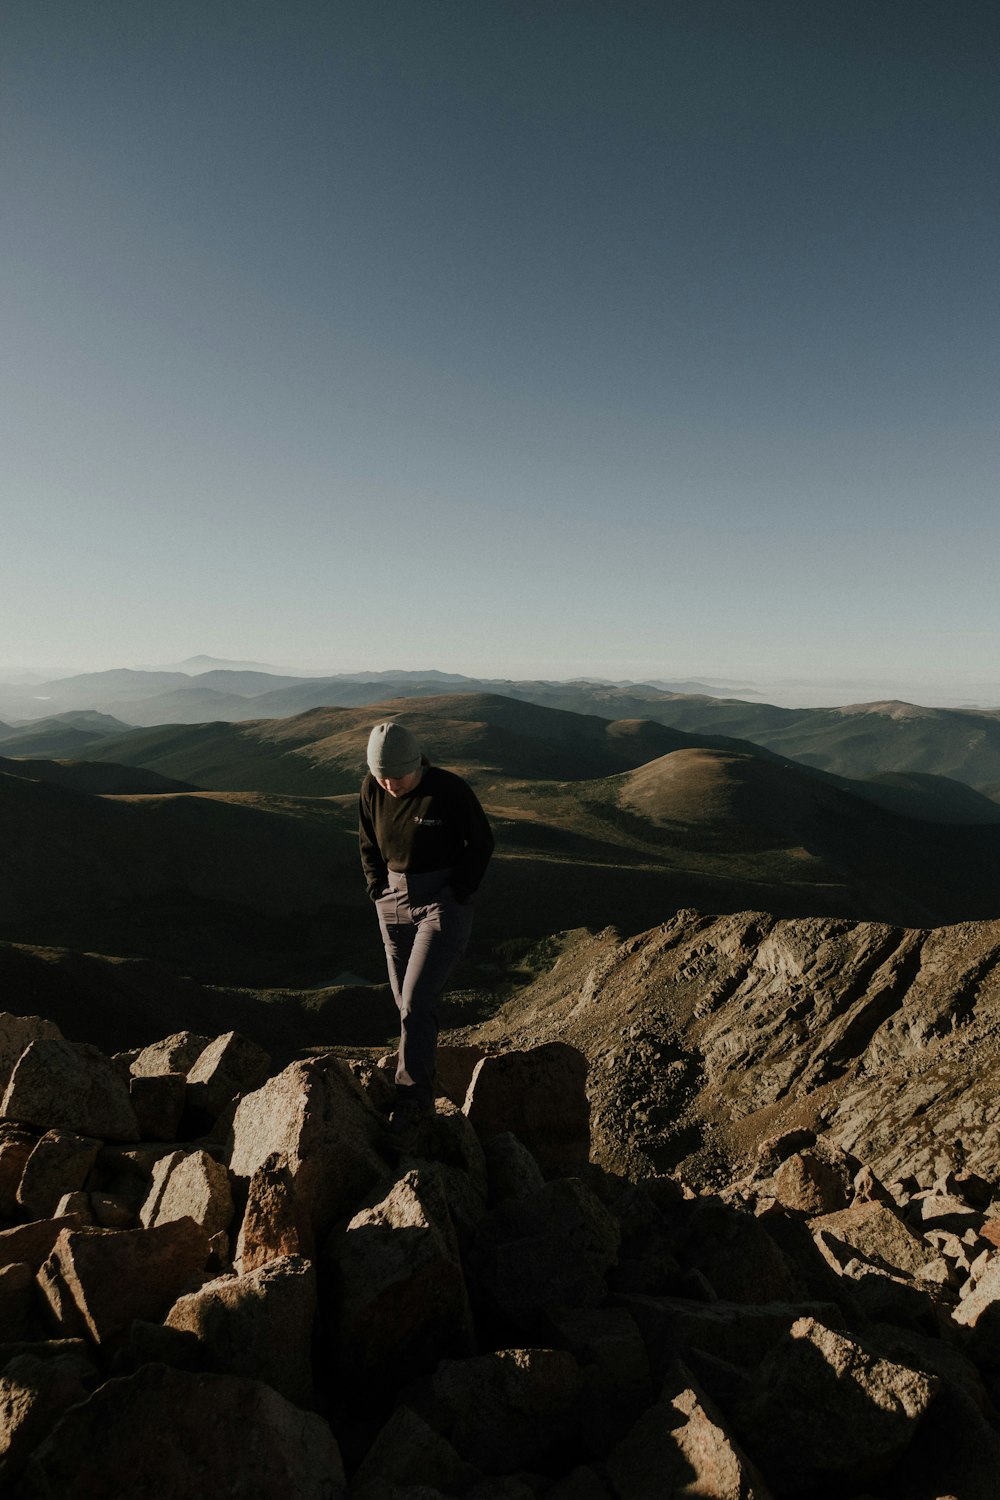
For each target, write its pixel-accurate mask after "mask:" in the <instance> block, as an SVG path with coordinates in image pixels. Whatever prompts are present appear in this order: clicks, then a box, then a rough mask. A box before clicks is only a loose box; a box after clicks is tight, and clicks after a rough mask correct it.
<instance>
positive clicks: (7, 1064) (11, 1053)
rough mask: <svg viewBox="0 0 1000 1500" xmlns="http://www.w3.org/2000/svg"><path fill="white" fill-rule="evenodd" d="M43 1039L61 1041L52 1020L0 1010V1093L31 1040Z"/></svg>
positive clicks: (59, 1033) (60, 1035)
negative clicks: (16, 1014)
mask: <svg viewBox="0 0 1000 1500" xmlns="http://www.w3.org/2000/svg"><path fill="white" fill-rule="evenodd" d="M44 1041H52V1042H58V1041H62V1032H61V1031H60V1030H59V1027H58V1026H57V1025H56V1024H55V1022H54V1021H46V1020H45V1019H44V1018H43V1017H42V1016H15V1015H11V1013H10V1011H6V1010H4V1011H0V1093H3V1091H4V1090H5V1089H6V1087H7V1085H8V1083H10V1075H11V1074H12V1073H13V1071H14V1066H15V1064H16V1063H17V1061H18V1059H19V1057H20V1056H21V1053H22V1052H23V1051H24V1050H25V1048H26V1047H29V1046H30V1045H31V1043H32V1042H44Z"/></svg>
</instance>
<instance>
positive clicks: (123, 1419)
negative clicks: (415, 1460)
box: [22, 1364, 344, 1500]
mask: <svg viewBox="0 0 1000 1500" xmlns="http://www.w3.org/2000/svg"><path fill="white" fill-rule="evenodd" d="M95 1456H96V1461H95ZM22 1483H23V1486H24V1489H23V1496H24V1500H54V1497H56V1496H58V1497H59V1500H123V1497H126V1496H141V1497H142V1500H187V1497H191V1500H194V1497H204V1500H208V1497H210V1496H216V1495H218V1496H221V1495H234V1496H245V1497H247V1500H251V1497H252V1500H290V1497H292V1496H294V1497H295V1500H341V1497H342V1496H343V1495H344V1470H343V1464H342V1462H341V1458H340V1450H339V1448H338V1447H337V1443H336V1440H335V1439H334V1437H333V1434H332V1433H331V1431H330V1428H329V1426H328V1425H327V1423H326V1422H325V1421H324V1420H323V1418H322V1417H318V1416H316V1415H315V1413H313V1412H306V1411H302V1410H301V1409H300V1408H299V1407H297V1406H293V1405H292V1404H291V1402H289V1401H286V1400H285V1399H284V1397H283V1396H280V1395H279V1394H278V1393H277V1391H273V1390H271V1389H270V1388H269V1387H268V1386H265V1385H261V1384H260V1383H259V1382H258V1381H255V1380H245V1379H240V1378H239V1377H237V1376H231V1375H213V1374H193V1373H190V1372H187V1371H181V1370H173V1369H170V1368H169V1367H168V1366H166V1365H157V1364H150V1365H144V1366H143V1367H142V1368H141V1369H140V1370H138V1371H137V1372H136V1373H135V1374H134V1375H132V1376H129V1377H127V1378H122V1379H116V1380H109V1381H108V1382H107V1383H106V1384H105V1385H102V1386H101V1387H100V1389H99V1390H97V1391H95V1392H94V1394H93V1395H92V1396H91V1397H90V1398H89V1400H87V1401H84V1402H83V1403H82V1404H81V1405H79V1406H74V1407H71V1408H70V1409H69V1410H68V1411H67V1412H66V1413H65V1414H64V1415H63V1417H62V1418H61V1419H60V1421H59V1422H58V1423H57V1424H56V1426H55V1427H54V1429H53V1430H52V1432H51V1433H50V1434H49V1436H48V1437H47V1438H46V1439H45V1441H44V1442H43V1443H42V1444H41V1446H40V1447H39V1448H38V1449H37V1450H36V1451H35V1453H34V1454H33V1455H32V1457H31V1459H30V1460H29V1462H28V1465H27V1469H26V1471H25V1475H24V1478H23V1481H22Z"/></svg>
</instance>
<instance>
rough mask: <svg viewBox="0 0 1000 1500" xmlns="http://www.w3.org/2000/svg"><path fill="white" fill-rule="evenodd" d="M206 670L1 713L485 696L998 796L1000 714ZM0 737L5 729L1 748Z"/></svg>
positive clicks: (11, 693)
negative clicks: (942, 779)
mask: <svg viewBox="0 0 1000 1500" xmlns="http://www.w3.org/2000/svg"><path fill="white" fill-rule="evenodd" d="M199 665H201V666H204V667H205V668H206V670H201V671H194V672H190V671H182V670H169V671H133V670H120V671H112V672H97V673H86V674H81V675H79V676H76V677H70V678H62V679H58V680H56V681H53V682H48V683H41V684H36V685H34V686H32V687H31V688H30V689H29V688H25V687H23V686H20V687H19V686H6V687H5V686H3V685H0V712H2V713H4V714H5V715H6V716H7V718H10V717H11V716H22V717H24V718H31V717H33V716H36V715H37V714H38V713H39V710H40V708H42V707H43V706H44V711H45V712H46V713H47V714H48V715H49V717H50V718H51V716H53V715H57V716H58V717H59V718H60V719H63V718H64V717H65V716H66V715H67V714H68V713H69V712H71V711H74V710H75V711H80V710H82V709H84V708H90V709H92V710H99V711H102V712H104V713H110V714H112V715H113V716H115V717H116V718H120V719H124V720H125V721H127V722H128V723H129V724H138V725H140V726H143V727H154V726H163V725H177V724H191V725H201V724H204V723H206V722H208V721H215V720H224V721H227V722H233V723H241V722H248V721H252V720H257V719H262V718H287V717H291V716H301V715H302V714H305V713H308V712H309V711H311V710H313V709H316V708H354V707H366V706H369V707H371V708H372V709H377V708H378V707H379V706H380V705H381V704H382V703H384V702H385V701H386V699H387V697H388V696H390V695H391V697H392V698H393V699H395V700H397V701H398V700H402V699H408V700H427V699H432V700H436V699H442V698H444V697H448V696H452V695H455V696H458V697H463V696H466V695H468V694H478V695H488V696H489V697H491V698H493V697H498V696H500V697H504V698H509V699H513V700H514V701H517V702H521V703H531V704H535V705H537V706H539V707H544V708H551V709H558V710H562V711H568V712H571V713H576V714H582V715H588V716H597V717H603V718H607V719H610V720H615V721H618V720H645V721H652V722H654V723H658V724H661V725H663V726H665V727H668V728H673V729H679V730H682V731H684V732H685V733H688V734H697V735H699V736H706V735H707V736H711V737H713V738H716V739H718V738H735V739H739V740H745V741H747V740H748V741H751V742H752V743H754V744H756V745H759V746H760V747H761V748H764V749H769V750H771V751H773V752H774V753H775V754H777V755H781V756H784V757H787V758H791V759H794V760H801V761H802V762H803V763H804V764H807V765H811V766H813V767H815V768H816V769H820V770H826V771H830V772H832V773H834V774H837V775H841V776H848V777H852V778H855V779H859V778H866V777H880V776H886V775H918V776H919V775H934V776H946V777H949V778H951V779H953V780H956V781H962V782H965V783H966V784H967V785H969V786H972V787H974V788H976V789H977V790H979V791H981V792H984V793H985V794H986V795H988V796H990V797H992V798H1000V709H998V710H972V709H933V708H922V707H920V706H919V705H915V704H907V703H899V702H879V703H863V704H854V705H848V706H846V707H833V708H819V709H816V708H811V709H791V708H780V707H777V706H775V705H774V704H768V703H761V702H752V701H748V700H746V699H742V698H733V697H723V696H721V692H715V691H714V690H713V689H711V688H709V687H706V686H705V685H703V684H697V683H678V684H673V685H671V684H666V683H656V684H651V683H633V682H628V683H620V682H619V683H616V682H597V681H591V680H578V681H571V682H547V681H514V680H498V681H492V680H491V681H486V680H478V679H473V678H467V677H462V676H460V675H458V674H454V673H442V672H436V671H431V670H428V671H425V672H373V673H367V674H366V673H342V674H338V675H336V676H331V677H296V676H293V675H289V674H282V673H280V672H277V671H274V672H267V671H263V670H259V669H257V668H256V667H253V666H250V667H242V666H241V665H239V664H232V665H226V666H216V665H213V664H212V662H211V660H210V659H209V658H205V659H200V660H199V659H193V660H192V661H191V662H188V663H186V664H185V666H188V667H198V666H199ZM677 689H683V691H678V690H677ZM697 689H700V691H699V690H697ZM693 690H694V691H693ZM25 727H27V726H25ZM36 727H37V728H40V726H36ZM79 727H81V728H82V727H83V726H82V725H80V726H79ZM3 733H4V731H3V730H2V729H0V746H2V735H3ZM82 745H83V741H76V742H75V743H73V742H71V741H69V740H67V739H64V740H62V741H61V742H57V741H56V740H54V739H50V738H49V739H44V740H41V739H38V740H32V741H31V742H30V743H29V744H28V745H27V746H26V753H30V754H37V755H44V754H53V755H54V754H68V753H73V751H74V750H79V749H80V748H82Z"/></svg>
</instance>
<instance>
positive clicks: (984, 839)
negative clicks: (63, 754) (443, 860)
mask: <svg viewBox="0 0 1000 1500" xmlns="http://www.w3.org/2000/svg"><path fill="white" fill-rule="evenodd" d="M396 714H398V715H399V716H400V717H402V718H405V719H406V720H407V722H409V723H410V725H411V727H412V728H413V729H414V731H415V732H416V734H417V735H418V737H419V739H420V741H421V743H422V744H423V745H424V746H425V747H426V749H427V751H428V753H429V755H430V757H431V759H433V760H435V761H438V762H440V763H443V764H446V765H449V766H452V767H454V768H455V769H457V770H459V771H460V772H462V773H463V774H465V775H467V776H468V777H469V779H470V780H471V781H472V783H473V784H474V785H475V786H476V788H477V790H478V792H479V795H480V797H481V799H482V801H483V802H484V805H485V806H486V807H487V810H488V811H489V813H490V815H491V817H492V819H493V821H494V825H495V829H496V833H497V845H498V848H497V857H496V859H495V860H494V862H493V867H492V869H491V871H490V874H489V877H488V881H489V883H488V887H487V890H486V892H485V893H484V899H483V900H482V902H481V903H480V911H479V916H478V920H477V927H476V939H475V945H474V948H473V950H472V952H471V955H470V958H471V961H473V962H474V963H478V962H485V961H488V962H493V959H494V956H495V954H496V952H498V951H499V950H500V949H501V948H503V946H504V945H505V944H510V943H511V942H514V943H515V946H516V943H517V942H529V941H533V940H536V939H538V938H541V937H544V936H546V935H547V934H549V933H551V932H553V931H557V930H560V929H563V928H568V927H577V926H581V925H584V926H593V927H603V926H607V925H608V924H614V925H615V926H617V927H619V928H620V929H621V930H622V931H624V932H637V931H640V930H642V929H643V928H645V927H648V926H650V925H652V924H655V923H656V922H659V921H663V920H665V919H666V918H667V917H668V916H669V915H670V914H671V913H672V912H674V911H676V910H678V909H679V908H681V907H691V906H697V907H699V908H701V909H703V910H708V911H714V912H733V911H738V910H742V909H746V908H750V907H753V908H757V909H766V910H769V911H772V912H774V913H775V914H777V915H781V916H819V915H824V916H841V917H843V916H847V917H855V918H870V919H878V920H884V921H891V922H896V923H900V924H907V925H929V924H933V923H937V922H947V921H956V920H959V919H965V918H974V917H990V916H995V915H996V913H997V912H998V911H1000V827H998V826H997V824H996V821H995V812H996V809H995V805H994V804H992V803H989V802H987V801H985V799H978V801H977V797H976V794H975V793H973V792H971V791H970V790H969V789H968V788H959V789H958V791H957V793H956V788H955V786H954V785H953V784H951V783H941V784H940V785H938V783H937V782H936V781H935V780H934V779H933V778H927V779H925V781H923V782H921V783H919V784H918V785H917V786H916V788H914V787H912V786H910V785H909V784H904V785H902V786H891V787H889V788H888V791H887V789H886V787H884V786H881V785H879V786H877V787H874V788H873V787H870V786H868V785H867V784H865V783H852V782H850V781H849V780H847V779H845V778H842V777H835V776H831V775H829V774H827V773H825V772H821V771H816V770H812V769H810V768H808V767H805V766H801V765H799V764H797V763H796V762H793V761H787V760H781V759H779V758H778V757H776V756H774V755H772V754H770V753H769V752H766V751H760V750H758V749H756V748H755V747H753V746H751V745H749V744H745V743H744V744H740V743H739V742H737V741H727V740H724V739H719V740H718V741H716V742H714V743H713V742H712V737H710V736H705V737H704V738H703V739H702V740H701V741H699V740H698V739H697V738H695V737H693V736H688V735H684V734H683V733H681V732H680V731H677V730H671V729H668V728H666V727H665V726H662V725H658V724H654V723H651V722H649V721H628V720H625V721H620V722H613V721H608V720H605V719H600V718H597V717H596V716H581V715H577V714H574V713H571V712H568V711H564V710H552V709H545V708H543V707H540V706H538V705H534V704H527V703H521V702H518V701H516V700H513V699H510V698H503V697H499V696H487V695H468V694H467V695H446V696H444V697H440V698H437V699H420V700H412V699H405V700H397V701H396V702H395V703H392V702H390V703H384V704H381V705H378V706H377V708H376V710H375V711H374V712H373V711H372V709H371V708H369V707H365V708H356V709H318V710H313V711H312V712H310V713H308V714H304V715H299V716H297V717H295V718H292V719H280V720H264V721H253V722H251V723H247V724H228V723H216V724H207V725H200V726H183V725H182V726H172V727H169V728H160V729H150V730H134V731H132V732H131V733H129V734H128V735H125V736H122V737H120V738H117V739H115V740H114V741H108V742H103V744H102V747H101V750H100V753H101V754H102V755H103V754H106V755H108V756H109V764H108V766H107V768H106V769H107V773H108V775H109V776H110V777H112V778H115V777H118V776H120V775H121V774H122V772H121V769H120V768H121V766H122V765H125V766H133V765H134V766H137V767H139V768H140V769H141V770H142V771H143V772H146V771H152V772H153V773H154V774H156V775H158V776H171V777H173V778H174V779H175V780H182V781H186V782H189V783H193V784H195V785H199V786H202V787H206V788H208V790H206V791H202V792H196V793H187V794H168V795H146V796H93V795H85V794H84V793H83V792H81V791H74V790H71V789H69V788H68V787H66V786H64V785H63V786H57V785H54V784H52V783H51V782H48V783H46V782H42V781H34V782H33V781H29V780H26V779H25V778H24V777H23V775H17V776H12V775H6V776H0V819H2V821H3V826H4V828H5V831H6V832H7V839H6V842H5V844H4V846H3V847H2V848H0V937H2V938H5V939H7V940H9V941H23V942H30V943H45V944H52V945H59V946H67V947H74V946H82V947H87V948H90V949H91V950H97V951H104V952H114V953H131V954H136V955H139V954H145V955H148V956H152V957H158V958H161V959H163V960H164V961H169V962H171V963H173V964H183V965H184V966H186V968H187V971H188V972H191V973H196V974H199V975H201V976H208V977H211V978H213V979H220V978H221V979H233V978H234V976H236V975H239V976H240V982H244V981H245V977H246V976H248V975H255V976H256V980H257V982H261V983H263V982H265V980H266V982H267V983H286V982H291V977H292V975H293V974H294V975H297V976H299V978H300V979H301V978H302V976H303V975H304V976H306V978H309V977H313V978H314V977H316V976H317V973H319V975H320V976H322V974H324V973H329V972H330V969H331V966H333V969H334V971H336V970H339V969H343V968H350V969H353V970H355V972H358V973H362V974H365V973H367V974H368V975H369V977H371V978H374V979H377V978H378V977H379V951H378V947H377V937H376V936H375V934H374V930H373V926H372V919H371V913H370V912H369V911H368V910H367V909H366V903H365V899H364V895H363V891H362V888H361V883H360V879H359V874H358V867H357V847H356V841H355V827H356V825H355V817H356V802H355V798H356V792H357V787H358V784H359V781H360V778H361V775H362V773H363V753H364V745H365V740H366V737H367V731H368V728H369V726H370V724H371V722H372V720H373V718H376V717H383V716H384V717H389V716H393V715H396ZM88 759H89V757H88ZM111 761H113V762H114V764H110V762H111ZM94 774H96V773H95V772H94V771H93V770H87V771H84V770H82V769H80V770H79V775H80V776H81V778H83V777H85V776H90V775H94ZM886 796H889V800H890V801H893V800H895V803H896V804H897V805H896V806H894V807H886V806H882V805H878V799H881V800H883V801H884V800H885V798H886ZM873 797H874V798H875V799H876V800H875V801H873V800H872V798H873ZM914 803H915V804H917V805H918V806H919V807H920V808H921V809H924V810H928V809H930V810H933V811H935V812H936V813H937V814H938V821H936V822H935V821H931V820H930V819H929V818H927V817H923V818H921V819H920V820H917V819H915V818H913V817H911V816H903V815H901V812H900V808H901V807H902V808H905V809H909V808H910V807H911V805H913V804H914ZM980 803H981V804H982V809H985V811H981V812H978V813H977V809H978V808H979V806H980ZM958 804H961V808H962V812H963V816H964V817H965V818H966V820H967V821H966V823H965V825H964V826H959V825H958V824H957V823H956V822H953V821H948V820H947V819H946V817H945V813H946V812H947V811H949V810H950V809H952V808H954V807H956V806H957V805H958ZM974 819H975V821H973V820H974ZM990 819H993V821H992V822H991V821H990ZM255 965H256V967H255ZM262 976H263V977H262ZM303 982H304V981H303Z"/></svg>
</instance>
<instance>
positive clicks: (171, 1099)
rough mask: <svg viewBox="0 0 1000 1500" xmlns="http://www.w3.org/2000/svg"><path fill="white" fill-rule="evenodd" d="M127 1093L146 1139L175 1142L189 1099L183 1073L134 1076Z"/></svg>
mask: <svg viewBox="0 0 1000 1500" xmlns="http://www.w3.org/2000/svg"><path fill="white" fill-rule="evenodd" d="M128 1096H129V1098H130V1099H131V1101H132V1108H133V1109H134V1110H135V1117H136V1119H137V1120H138V1122H139V1133H140V1135H141V1137H142V1139H143V1140H144V1141H176V1140H177V1138H178V1136H179V1135H180V1129H181V1117H182V1116H183V1114H184V1104H185V1101H186V1099H187V1080H186V1078H185V1077H184V1074H183V1073H155V1074H152V1075H150V1076H149V1077H145V1076H140V1077H138V1078H131V1079H130V1080H129V1086H128Z"/></svg>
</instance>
